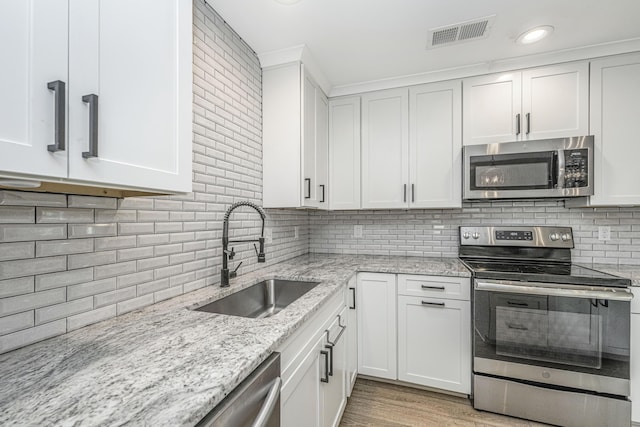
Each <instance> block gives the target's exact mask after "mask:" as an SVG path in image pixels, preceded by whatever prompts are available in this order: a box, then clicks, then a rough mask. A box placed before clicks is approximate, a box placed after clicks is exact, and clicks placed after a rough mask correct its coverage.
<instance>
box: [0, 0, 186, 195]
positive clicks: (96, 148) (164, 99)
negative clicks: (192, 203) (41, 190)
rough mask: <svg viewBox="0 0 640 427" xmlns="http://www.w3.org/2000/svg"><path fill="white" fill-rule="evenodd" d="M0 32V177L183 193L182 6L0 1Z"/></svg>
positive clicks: (147, 1) (94, 0)
mask: <svg viewBox="0 0 640 427" xmlns="http://www.w3.org/2000/svg"><path fill="white" fill-rule="evenodd" d="M0 25H1V28H2V31H3V37H1V38H0V50H1V51H2V53H3V57H5V58H11V63H12V64H13V65H12V67H1V68H2V69H0V78H2V81H4V82H5V83H10V84H7V85H6V88H5V89H6V91H5V92H6V93H3V96H2V98H0V147H1V149H2V153H3V155H2V159H0V171H1V172H0V173H1V174H2V175H5V176H7V175H8V176H12V177H23V178H25V177H26V178H36V179H41V180H43V181H47V179H51V178H55V181H57V182H61V183H63V184H64V183H67V184H75V185H84V186H89V187H111V188H120V189H136V190H144V191H150V192H158V193H164V192H188V191H191V181H192V179H191V139H192V87H191V82H192V70H191V63H192V56H191V52H192V43H193V36H192V31H193V29H192V2H191V1H189V0H179V1H172V0H160V1H156V0H142V1H138V2H135V4H132V3H131V2H128V1H125V0H113V1H109V2H100V1H99V0H52V1H24V2H21V1H5V2H2V3H0ZM141 28H144V31H141V30H140V29H141ZM59 178H63V179H64V180H63V181H59V180H58V179H59Z"/></svg>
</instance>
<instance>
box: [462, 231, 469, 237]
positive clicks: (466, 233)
mask: <svg viewBox="0 0 640 427" xmlns="http://www.w3.org/2000/svg"><path fill="white" fill-rule="evenodd" d="M469 236H471V235H470V234H469V232H468V231H465V232H464V233H463V234H462V237H464V238H465V239H468V238H469Z"/></svg>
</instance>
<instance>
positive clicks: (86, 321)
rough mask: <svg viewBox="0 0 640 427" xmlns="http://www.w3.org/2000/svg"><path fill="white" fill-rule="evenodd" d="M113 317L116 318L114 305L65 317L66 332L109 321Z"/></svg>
mask: <svg viewBox="0 0 640 427" xmlns="http://www.w3.org/2000/svg"><path fill="white" fill-rule="evenodd" d="M113 317H116V305H115V304H114V305H110V306H107V307H102V308H99V309H97V310H91V311H87V312H85V313H82V314H76V315H75V316H69V317H67V330H68V331H69V332H71V331H73V330H76V329H79V328H82V327H84V326H87V325H91V324H93V323H97V322H101V321H103V320H107V319H111V318H113Z"/></svg>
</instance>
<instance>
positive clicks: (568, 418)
mask: <svg viewBox="0 0 640 427" xmlns="http://www.w3.org/2000/svg"><path fill="white" fill-rule="evenodd" d="M572 248H573V235H572V230H571V228H570V227H529V226H517V227H460V251H459V255H460V258H461V259H462V261H463V262H464V263H465V264H466V265H467V266H468V267H469V268H470V269H471V271H472V280H473V290H474V292H473V336H474V338H473V383H474V384H473V405H474V407H475V408H476V409H481V410H486V411H491V412H497V413H501V414H506V415H511V416H515V417H520V418H526V419H531V420H536V421H541V422H546V423H550V424H556V425H562V426H576V427H578V426H579V427H586V426H594V427H596V426H598V427H599V426H629V425H630V424H631V402H630V401H629V395H630V381H629V359H630V355H629V354H630V353H629V349H630V345H629V344H630V309H631V304H630V303H631V298H632V294H631V292H630V289H629V286H630V285H631V283H630V281H629V280H627V279H622V278H619V277H616V276H612V275H609V274H606V273H602V272H599V271H596V270H593V269H589V268H585V267H581V266H578V265H575V264H572V263H571V249H572Z"/></svg>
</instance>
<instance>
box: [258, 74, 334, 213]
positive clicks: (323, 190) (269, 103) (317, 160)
mask: <svg viewBox="0 0 640 427" xmlns="http://www.w3.org/2000/svg"><path fill="white" fill-rule="evenodd" d="M262 125H263V128H262V133H263V152H262V161H263V165H262V167H263V171H262V173H263V184H264V188H263V206H264V207H266V208H299V207H310V208H325V209H326V208H327V207H328V188H327V181H328V164H327V162H328V101H327V98H326V96H325V95H324V93H323V92H322V89H321V88H320V87H319V86H318V85H317V84H316V82H315V81H314V79H313V77H312V76H311V75H310V74H309V73H308V72H307V71H306V70H305V68H304V66H303V65H302V64H301V63H299V62H293V63H289V64H284V65H278V66H274V67H270V68H266V69H264V70H263V72H262ZM323 196H324V198H323Z"/></svg>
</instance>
